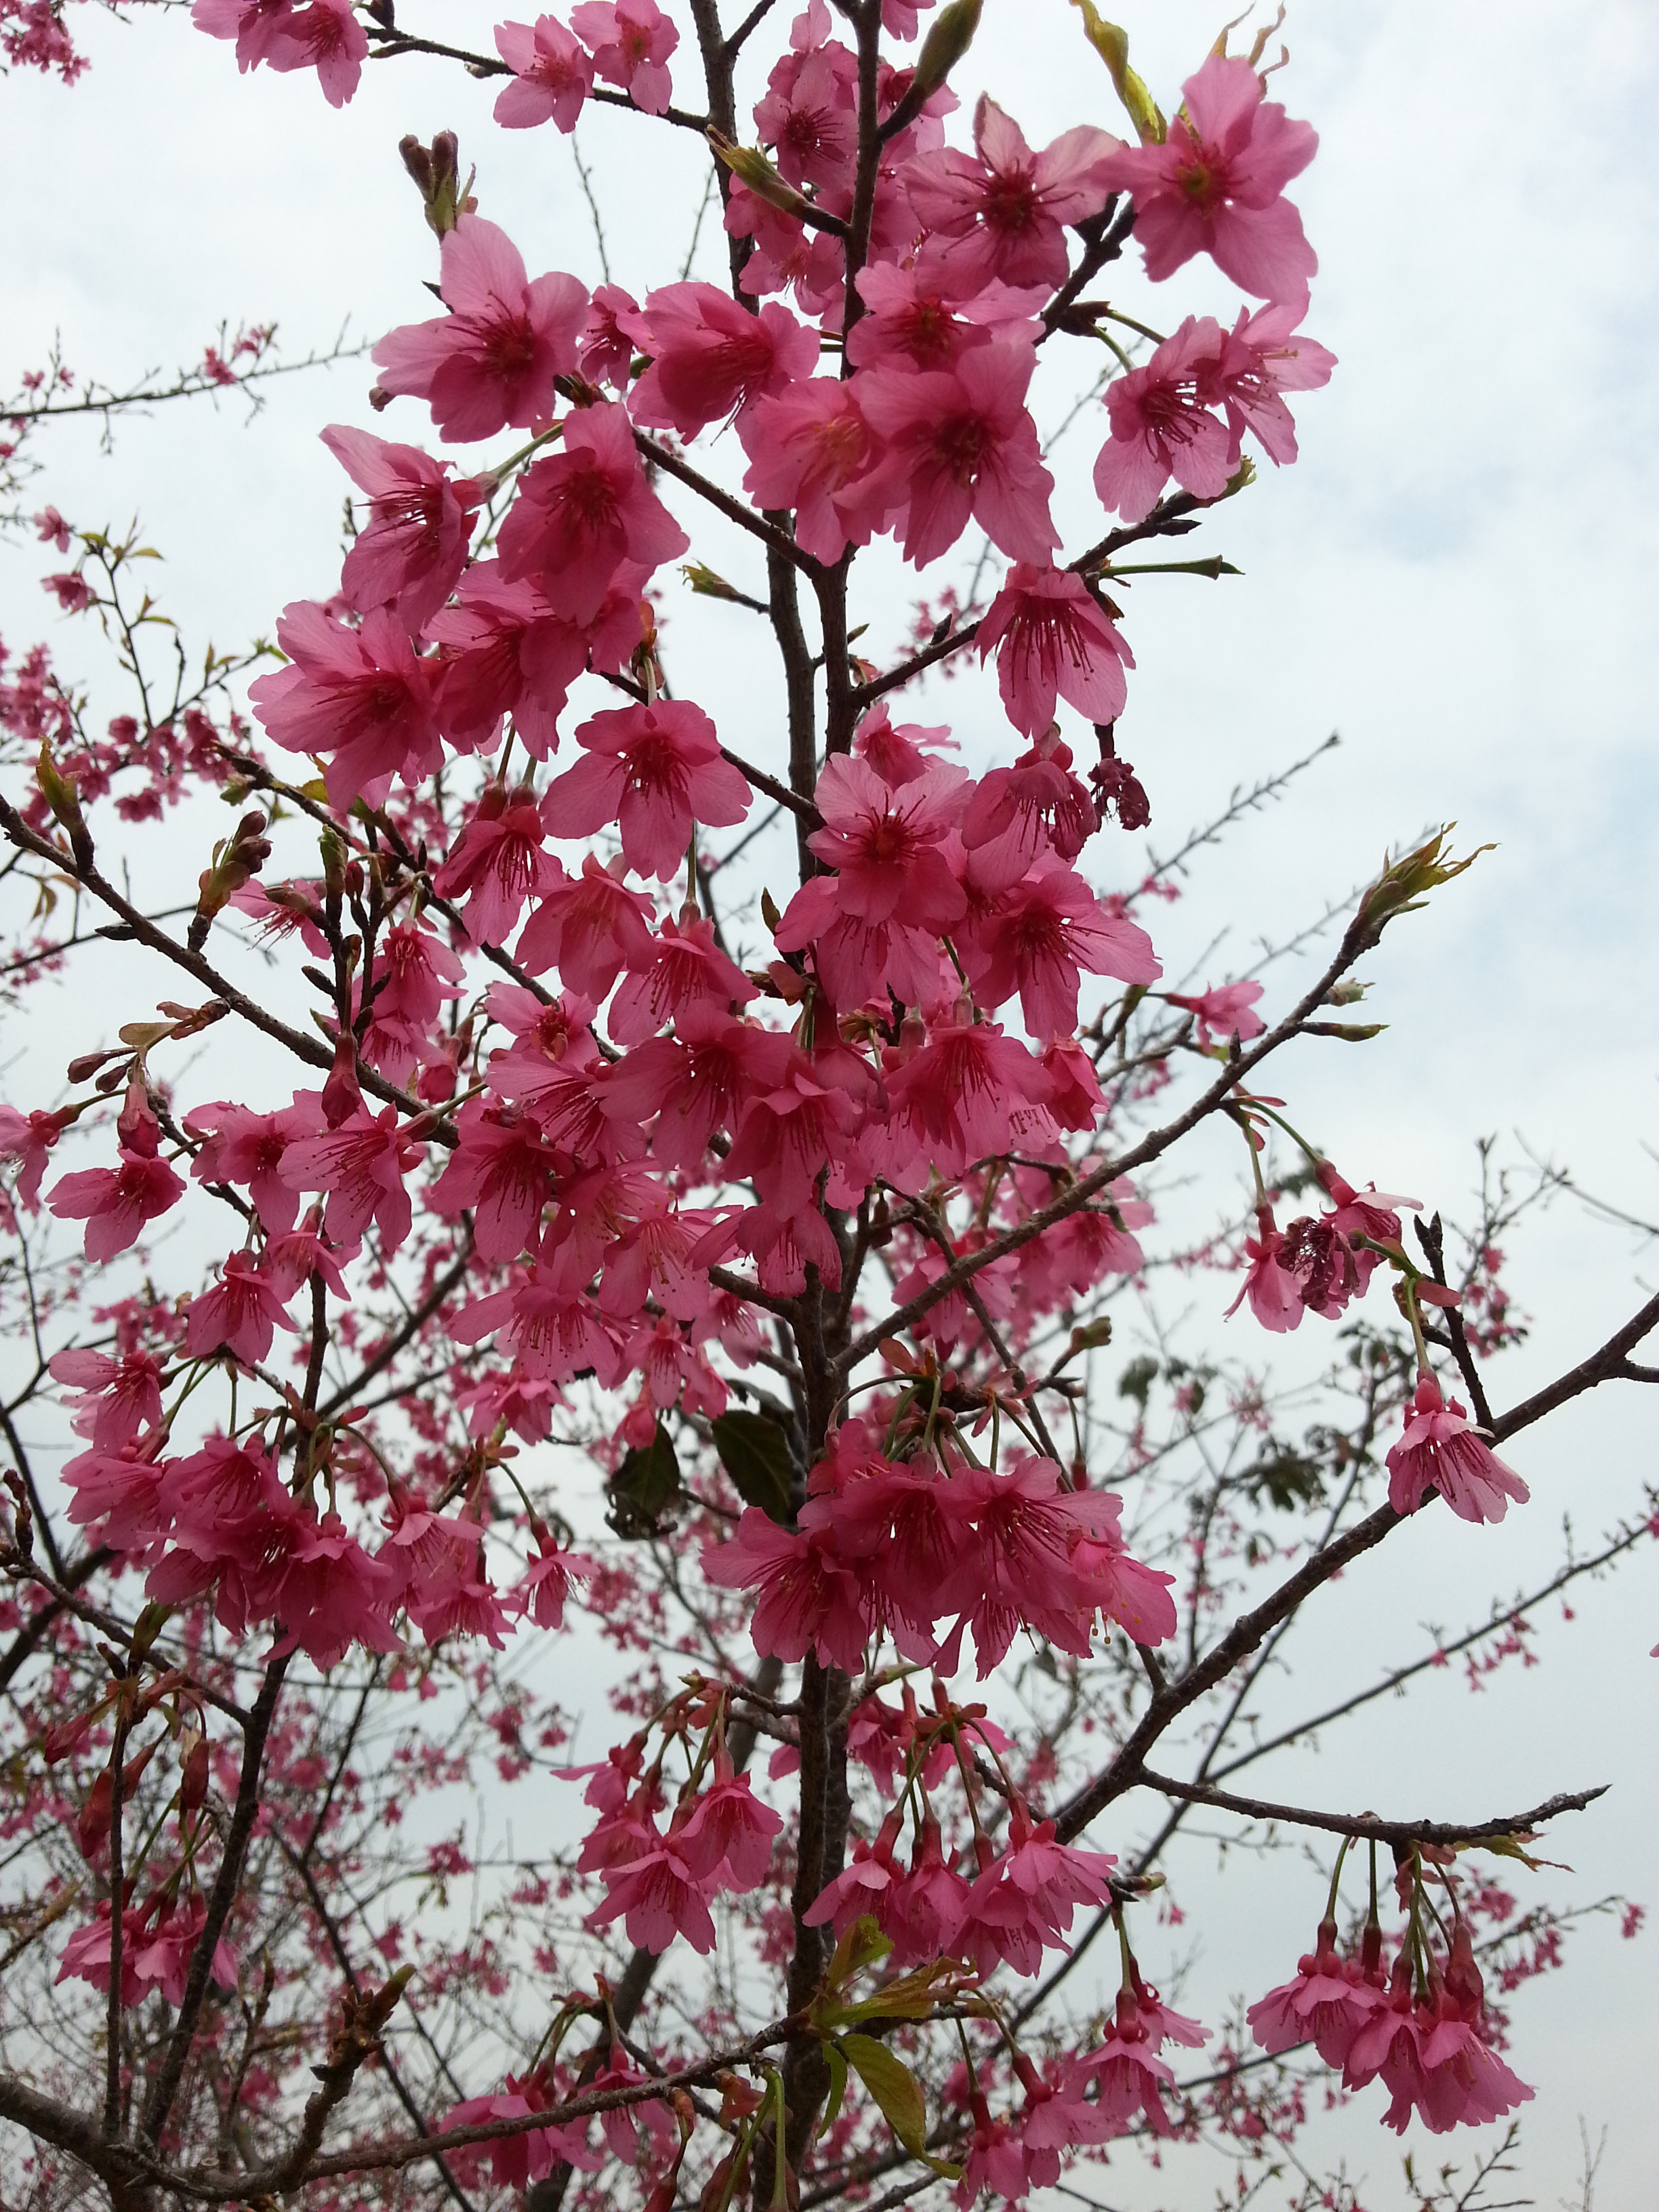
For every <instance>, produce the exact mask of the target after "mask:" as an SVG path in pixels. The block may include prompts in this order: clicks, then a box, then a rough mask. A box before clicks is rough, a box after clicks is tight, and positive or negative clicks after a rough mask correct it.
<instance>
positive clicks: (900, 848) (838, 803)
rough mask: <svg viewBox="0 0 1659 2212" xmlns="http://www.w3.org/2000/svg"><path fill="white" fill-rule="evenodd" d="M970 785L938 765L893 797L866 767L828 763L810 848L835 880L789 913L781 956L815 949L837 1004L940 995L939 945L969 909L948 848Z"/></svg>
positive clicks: (856, 762)
mask: <svg viewBox="0 0 1659 2212" xmlns="http://www.w3.org/2000/svg"><path fill="white" fill-rule="evenodd" d="M966 783H967V778H966V776H965V775H964V773H963V770H962V769H958V768H955V767H952V766H951V765H949V764H948V763H939V765H938V766H937V767H934V768H932V769H929V770H928V771H927V774H926V775H921V776H919V777H917V778H916V779H915V781H914V782H911V783H907V784H904V785H902V786H901V787H899V788H898V789H896V790H895V789H894V788H893V787H892V786H890V784H887V783H885V782H884V781H883V780H882V778H881V777H880V776H879V775H877V773H876V771H875V769H872V767H871V766H870V765H869V763H867V762H866V761H865V760H861V759H858V758H854V757H844V756H837V757H836V758H835V759H832V760H830V761H828V762H826V763H825V764H824V768H823V774H822V775H820V776H819V778H818V781H817V792H816V794H815V797H816V802H817V810H818V812H819V813H820V814H821V815H822V816H823V824H824V826H823V829H815V830H814V831H813V832H812V833H811V836H810V837H809V838H808V840H807V842H808V844H809V845H810V846H811V849H812V851H813V852H814V854H817V858H818V859H819V860H823V861H825V862H826V863H828V864H829V866H832V867H833V868H834V869H835V871H836V872H835V874H834V875H833V876H814V877H812V878H810V879H809V880H808V881H807V882H806V883H805V884H803V885H802V886H801V888H800V889H799V890H798V891H797V892H796V893H795V895H794V896H793V898H792V899H791V900H790V902H789V904H788V906H787V908H786V909H785V911H784V915H783V920H782V921H781V925H780V926H779V927H778V929H777V930H776V931H775V939H776V942H777V945H778V946H779V949H780V950H781V951H786V952H788V951H802V950H804V949H805V947H806V946H807V945H811V947H812V949H813V957H814V959H815V961H816V963H817V970H818V973H819V975H821V976H822V977H823V981H825V983H826V984H827V985H828V987H829V991H830V993H831V994H832V995H833V996H834V998H835V1000H836V1003H837V1005H840V1006H858V1005H860V1004H861V1003H862V1002H863V1001H864V1000H866V999H869V998H872V997H873V996H875V995H876V994H878V993H879V992H880V991H881V990H883V989H884V987H888V986H890V987H892V988H893V989H895V990H896V991H897V992H898V994H899V995H900V997H901V998H902V1000H904V1001H905V1003H906V1004H907V1005H915V1004H922V1003H926V1002H927V1001H928V1000H931V999H932V998H933V997H934V996H935V995H936V992H937V985H938V975H939V951H938V946H937V939H938V935H939V932H940V931H941V930H943V929H949V928H950V927H951V926H952V924H953V923H955V922H956V921H958V920H959V919H960V918H961V916H962V915H963V913H964V912H965V911H966V908H967V899H966V897H965V896H964V894H963V889H962V886H961V884H959V883H958V882H957V877H956V873H955V871H954V870H953V869H952V867H951V864H950V860H949V858H948V856H947V852H946V850H945V841H946V839H947V838H948V837H949V836H950V835H951V830H952V829H953V828H954V825H955V823H956V822H957V818H958V817H959V816H960V813H961V809H962V804H963V799H964V797H965V795H966V793H965V786H966Z"/></svg>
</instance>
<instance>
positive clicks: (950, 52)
mask: <svg viewBox="0 0 1659 2212" xmlns="http://www.w3.org/2000/svg"><path fill="white" fill-rule="evenodd" d="M982 5H983V0H945V6H944V7H943V8H941V9H939V13H938V15H935V16H934V18H933V22H932V24H931V25H930V26H929V27H928V32H927V37H926V38H925V39H924V40H922V42H921V52H920V53H919V54H918V55H917V56H916V73H915V76H914V77H912V79H911V80H910V89H909V91H908V93H907V94H905V98H906V99H907V100H914V101H915V104H916V106H918V107H920V106H921V104H922V102H923V101H924V100H927V99H928V98H929V97H930V96H931V94H933V93H935V92H937V91H938V90H939V87H940V85H942V84H943V83H944V82H945V78H946V77H947V76H950V74H951V70H953V69H954V68H955V67H956V65H957V63H958V62H959V61H960V60H961V59H962V58H963V55H964V54H965V53H966V52H967V51H968V49H969V46H972V45H973V43H974V33H975V31H977V30H978V28H979V18H980V10H981V6H982Z"/></svg>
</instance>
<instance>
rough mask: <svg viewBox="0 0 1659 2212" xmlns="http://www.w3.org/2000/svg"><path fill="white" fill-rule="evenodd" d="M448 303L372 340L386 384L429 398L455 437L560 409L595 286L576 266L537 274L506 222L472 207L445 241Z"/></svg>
mask: <svg viewBox="0 0 1659 2212" xmlns="http://www.w3.org/2000/svg"><path fill="white" fill-rule="evenodd" d="M440 266H441V276H440V279H439V290H440V292H441V295H442V297H443V302H444V305H445V307H447V308H448V309H449V313H447V315H440V316H438V317H437V318H436V319H435V320H433V321H431V322H427V323H406V324H404V325H402V327H401V328H399V329H398V330H395V331H388V332H387V333H386V337H383V338H382V339H381V340H380V343H379V344H378V345H377V346H376V347H375V349H374V360H375V362H376V364H377V366H378V367H379V368H380V389H381V390H382V391H383V392H392V393H393V394H397V393H399V392H406V393H409V394H410V395H411V396H412V397H414V398H417V399H424V400H426V401H428V403H429V404H430V406H431V409H432V419H433V421H434V422H435V423H436V424H437V426H438V430H439V435H441V437H443V438H445V439H447V440H449V441H452V442H455V443H462V444H465V443H466V442H468V441H471V440H473V439H476V438H488V437H490V436H492V435H494V434H495V432H496V431H497V430H500V429H501V428H504V427H505V426H506V425H507V424H508V423H513V424H514V425H516V426H517V427H518V428H521V429H527V428H530V427H531V426H532V425H533V424H535V423H537V422H541V421H543V420H544V419H545V418H546V417H547V416H550V414H551V413H552V411H553V380H554V378H555V377H556V376H568V374H570V372H571V371H572V370H573V369H574V368H575V366H576V343H577V339H578V337H579V336H580V331H581V327H582V324H583V320H584V319H585V317H586V313H587V293H586V289H585V288H584V287H583V286H582V285H580V283H577V281H576V279H575V278H574V276H562V275H559V274H554V275H550V276H538V277H537V278H536V280H535V282H534V283H532V282H531V281H530V278H529V276H528V275H527V274H526V270H525V265H524V258H523V256H522V255H521V254H520V252H519V249H518V247H517V246H514V245H513V241H512V240H511V239H510V238H509V237H508V236H507V233H506V232H505V231H504V230H501V229H499V228H497V227H496V225H495V223H493V222H485V220H484V219H483V216H477V215H464V216H460V217H459V220H458V221H457V222H456V225H455V228H454V229H453V230H451V231H447V232H446V233H445V234H444V239H443V243H442V245H441V248H440Z"/></svg>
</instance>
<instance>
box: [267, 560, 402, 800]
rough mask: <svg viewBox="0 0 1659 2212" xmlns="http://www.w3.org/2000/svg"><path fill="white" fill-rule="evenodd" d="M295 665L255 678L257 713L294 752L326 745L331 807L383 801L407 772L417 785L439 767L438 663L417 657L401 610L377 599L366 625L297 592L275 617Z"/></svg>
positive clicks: (278, 740) (273, 735)
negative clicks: (335, 615)
mask: <svg viewBox="0 0 1659 2212" xmlns="http://www.w3.org/2000/svg"><path fill="white" fill-rule="evenodd" d="M276 642H277V644H278V645H279V646H281V647H282V648H283V652H284V653H287V654H288V656H289V662H290V663H291V665H290V666H289V667H287V668H279V669H277V670H276V671H275V672H274V673H273V674H271V675H269V676H261V677H259V678H258V679H257V680H256V681H255V682H253V683H252V684H249V686H248V693H247V695H248V697H249V699H250V700H252V702H253V708H254V712H255V713H256V714H258V717H259V720H261V721H262V722H263V723H264V726H265V729H266V731H267V732H269V734H270V737H271V738H273V739H274V740H275V741H276V744H279V745H281V746H283V748H284V749H285V750H287V751H289V752H295V753H327V754H330V755H331V756H332V757H331V759H330V760H329V761H328V763H327V765H326V767H325V769H324V772H323V773H324V777H325V781H326V783H327V786H328V799H329V804H330V805H331V806H333V807H337V808H338V809H339V810H341V811H344V810H345V809H346V808H348V807H349V806H350V805H351V803H352V801H353V800H354V799H363V800H365V801H366V802H367V803H368V805H370V806H378V805H380V802H381V801H382V799H385V797H386V793H387V792H388V791H390V790H391V788H392V780H393V778H394V777H398V776H401V778H402V779H403V781H404V782H405V783H406V784H408V785H410V787H411V788H412V787H414V786H415V785H416V784H418V783H421V782H423V781H425V779H426V778H427V777H428V776H429V775H433V774H434V773H435V771H436V769H437V768H438V766H439V763H441V760H442V758H443V744H442V741H441V739H440V738H439V736H438V731H437V726H436V724H435V722H434V720H433V719H432V692H431V675H432V668H431V664H430V663H429V662H428V661H424V660H421V659H416V653H415V648H414V647H413V646H412V645H411V644H410V639H409V634H408V632H407V630H406V629H404V626H403V624H402V623H400V622H398V620H397V619H396V618H395V617H393V616H392V615H391V614H388V613H387V612H386V610H385V609H384V608H383V607H380V608H376V609H375V610H374V612H373V613H371V614H368V615H366V616H365V617H363V621H362V627H361V628H359V629H351V628H349V627H348V626H347V625H346V624H345V623H338V622H335V621H334V620H333V619H332V618H331V616H330V615H329V612H328V610H327V609H326V608H325V607H323V606H320V605H318V604H317V603H316V602H315V601H314V600H311V599H299V600H296V601H295V603H294V604H293V605H290V606H287V607H284V608H283V611H282V613H281V614H280V615H279V616H278V617H277V618H276Z"/></svg>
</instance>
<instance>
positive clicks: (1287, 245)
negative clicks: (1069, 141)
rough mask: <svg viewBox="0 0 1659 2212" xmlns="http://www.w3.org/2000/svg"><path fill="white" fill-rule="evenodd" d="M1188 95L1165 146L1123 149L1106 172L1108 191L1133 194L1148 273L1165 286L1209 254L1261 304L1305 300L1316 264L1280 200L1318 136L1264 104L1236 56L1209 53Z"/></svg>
mask: <svg viewBox="0 0 1659 2212" xmlns="http://www.w3.org/2000/svg"><path fill="white" fill-rule="evenodd" d="M1182 94H1183V95H1184V106H1183V108H1182V112H1181V113H1180V114H1178V115H1177V116H1176V118H1175V119H1174V121H1173V122H1172V123H1171V124H1170V130H1169V135H1168V137H1166V138H1165V140H1164V143H1163V144H1162V145H1153V146H1126V147H1123V148H1121V149H1120V150H1119V151H1118V152H1117V153H1115V154H1114V155H1111V156H1110V157H1109V159H1108V160H1107V161H1105V162H1104V164H1103V167H1102V171H1101V175H1102V179H1103V183H1104V184H1105V185H1106V186H1107V188H1108V189H1109V190H1110V191H1128V192H1132V193H1133V195H1134V204H1135V236H1136V237H1137V238H1138V239H1139V240H1140V243H1141V245H1142V246H1144V248H1145V249H1146V274H1147V275H1148V276H1150V277H1151V278H1152V280H1153V282H1154V283H1160V282H1162V280H1163V279H1164V277H1166V276H1173V275H1174V274H1175V272H1176V270H1177V269H1179V268H1180V267H1181V265H1182V263H1183V262H1185V261H1189V260H1190V259H1191V258H1192V257H1193V255H1194V254H1195V253H1199V252H1207V253H1208V254H1209V256H1210V257H1211V258H1212V260H1213V261H1214V262H1215V264H1216V265H1217V267H1218V269H1220V270H1222V271H1223V272H1224V274H1225V275H1226V276H1231V278H1232V280H1233V282H1234V283H1236V284H1240V285H1242V286H1243V289H1245V291H1247V292H1254V293H1255V294H1256V295H1257V296H1258V297H1260V298H1266V299H1270V300H1294V299H1296V298H1297V297H1299V296H1301V295H1304V294H1305V293H1306V291H1307V289H1308V285H1309V283H1310V279H1311V278H1312V276H1313V275H1314V273H1315V271H1316V270H1317V268H1318V266H1319V263H1318V260H1317V258H1316V256H1315V253H1314V251H1313V248H1312V247H1311V246H1310V245H1309V243H1308V241H1307V239H1306V237H1305V236H1304V234H1303V229H1302V218H1301V216H1299V215H1298V214H1297V210H1296V209H1295V208H1294V207H1293V206H1292V205H1291V203H1290V202H1289V201H1288V200H1286V199H1285V198H1283V197H1281V195H1282V194H1283V192H1284V190H1285V185H1287V184H1289V182H1290V181H1291V178H1292V177H1295V176H1299V175H1300V174H1301V173H1302V171H1303V170H1304V169H1305V168H1306V167H1307V166H1308V164H1309V162H1310V161H1312V159H1313V157H1314V154H1315V151H1316V148H1317V147H1318V144H1319V138H1318V134H1317V133H1316V131H1315V130H1314V128H1313V126H1312V125H1311V124H1308V123H1293V122H1292V121H1291V119H1290V118H1289V117H1288V116H1287V115H1286V114H1285V110H1284V109H1283V108H1282V107H1281V106H1279V103H1278V102H1277V101H1276V100H1266V99H1264V98H1263V96H1262V84H1261V78H1260V77H1259V76H1257V75H1256V73H1255V70H1254V69H1253V68H1252V67H1251V66H1250V64H1249V62H1247V61H1244V60H1243V59H1241V58H1237V57H1230V56H1228V55H1225V54H1211V55H1210V56H1209V57H1208V58H1207V59H1206V62H1205V63H1204V65H1203V67H1202V68H1201V69H1200V70H1198V71H1197V73H1196V74H1195V75H1194V76H1189V77H1188V80H1187V82H1186V83H1185V84H1184V85H1182Z"/></svg>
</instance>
